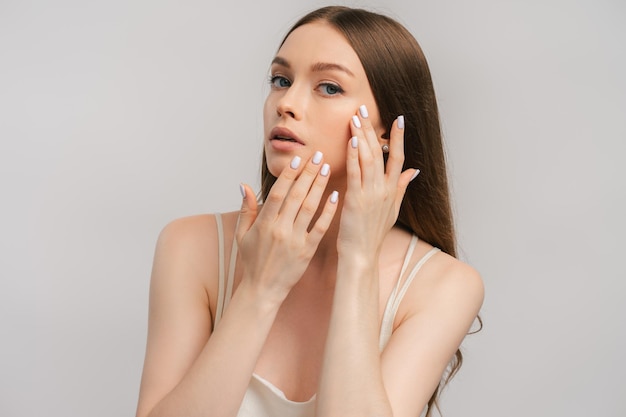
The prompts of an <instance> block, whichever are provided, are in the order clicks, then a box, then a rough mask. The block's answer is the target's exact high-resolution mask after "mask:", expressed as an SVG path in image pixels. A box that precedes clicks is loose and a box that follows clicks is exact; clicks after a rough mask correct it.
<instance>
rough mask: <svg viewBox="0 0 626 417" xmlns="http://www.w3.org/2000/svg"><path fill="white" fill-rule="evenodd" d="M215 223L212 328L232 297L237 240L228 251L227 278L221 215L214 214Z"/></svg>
mask: <svg viewBox="0 0 626 417" xmlns="http://www.w3.org/2000/svg"><path fill="white" fill-rule="evenodd" d="M215 223H216V225H217V252H218V253H217V257H218V261H217V264H218V281H217V308H216V311H215V320H214V323H213V328H215V326H217V323H218V322H219V321H220V320H221V318H222V315H223V314H224V310H225V309H226V307H227V306H228V302H229V301H230V299H231V298H232V296H233V282H234V280H235V265H236V263H237V240H236V239H234V238H233V244H232V248H231V251H230V262H229V265H228V276H226V271H225V269H224V264H225V260H226V258H225V257H224V254H225V251H224V246H225V245H224V224H223V222H222V215H221V214H220V213H215ZM237 225H239V217H237Z"/></svg>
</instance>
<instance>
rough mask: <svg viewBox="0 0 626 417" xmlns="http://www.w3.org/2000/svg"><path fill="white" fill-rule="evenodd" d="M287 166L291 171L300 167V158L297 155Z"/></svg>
mask: <svg viewBox="0 0 626 417" xmlns="http://www.w3.org/2000/svg"><path fill="white" fill-rule="evenodd" d="M289 166H290V167H291V169H298V167H299V166H300V157H299V156H297V155H296V156H294V157H293V159H292V160H291V163H290V164H289Z"/></svg>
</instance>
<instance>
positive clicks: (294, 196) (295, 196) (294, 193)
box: [289, 188, 304, 201]
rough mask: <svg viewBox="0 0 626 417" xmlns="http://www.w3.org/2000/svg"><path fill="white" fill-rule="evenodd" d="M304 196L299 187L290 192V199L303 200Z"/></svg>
mask: <svg viewBox="0 0 626 417" xmlns="http://www.w3.org/2000/svg"><path fill="white" fill-rule="evenodd" d="M303 198H304V193H303V192H302V190H300V189H299V188H294V189H292V190H291V192H290V193H289V200H292V201H301V200H302V199H303Z"/></svg>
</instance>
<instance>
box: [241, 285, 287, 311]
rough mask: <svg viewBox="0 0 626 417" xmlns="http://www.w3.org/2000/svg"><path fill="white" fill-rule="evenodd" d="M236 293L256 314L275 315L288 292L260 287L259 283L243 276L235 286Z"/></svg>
mask: <svg viewBox="0 0 626 417" xmlns="http://www.w3.org/2000/svg"><path fill="white" fill-rule="evenodd" d="M237 293H238V295H240V297H242V298H243V299H244V302H245V304H246V305H248V306H249V307H250V308H251V309H253V310H254V311H255V313H256V314H259V315H266V314H270V315H275V314H276V313H277V312H278V309H279V308H280V306H281V305H282V303H283V301H284V300H285V298H286V297H287V293H288V292H287V293H283V292H282V291H271V290H269V289H264V288H261V286H260V285H256V284H255V283H254V282H253V281H252V280H250V279H246V277H245V276H244V277H243V279H242V280H241V282H240V283H239V286H238V287H237Z"/></svg>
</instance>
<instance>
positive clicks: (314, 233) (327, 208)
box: [307, 191, 339, 248]
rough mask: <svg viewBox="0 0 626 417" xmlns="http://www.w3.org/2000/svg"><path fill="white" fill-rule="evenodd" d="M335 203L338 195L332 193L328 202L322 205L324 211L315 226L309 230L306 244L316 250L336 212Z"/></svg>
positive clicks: (334, 192)
mask: <svg viewBox="0 0 626 417" xmlns="http://www.w3.org/2000/svg"><path fill="white" fill-rule="evenodd" d="M337 201H339V193H338V192H337V191H333V192H332V193H331V194H330V196H329V197H328V200H326V204H324V210H323V211H322V214H321V215H320V217H318V219H317V220H316V221H315V224H314V225H313V227H312V228H311V232H309V235H308V236H307V242H308V243H309V244H310V245H312V246H313V247H314V248H317V245H318V244H319V243H320V241H321V240H322V237H324V234H325V233H326V231H327V230H328V228H329V227H330V223H331V222H332V220H333V217H334V216H335V213H336V212H337Z"/></svg>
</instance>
